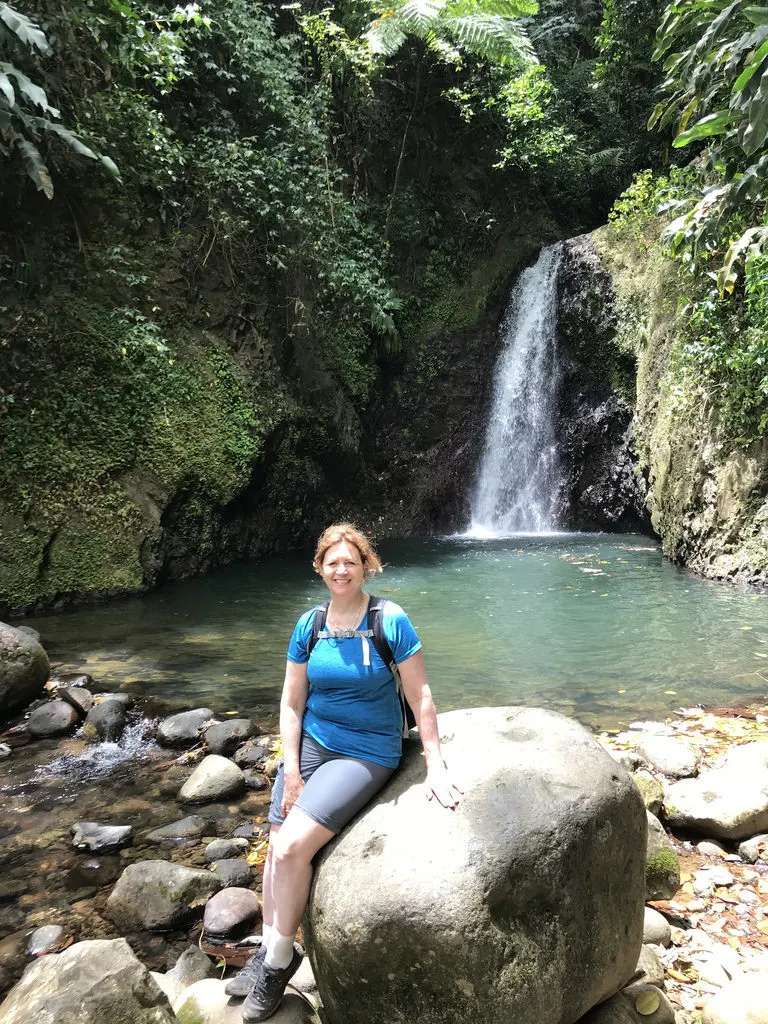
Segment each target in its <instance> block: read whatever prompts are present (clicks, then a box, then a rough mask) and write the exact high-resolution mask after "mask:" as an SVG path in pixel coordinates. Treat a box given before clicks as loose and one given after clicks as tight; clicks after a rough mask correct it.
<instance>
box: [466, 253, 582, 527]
mask: <svg viewBox="0 0 768 1024" xmlns="http://www.w3.org/2000/svg"><path fill="white" fill-rule="evenodd" d="M561 252H562V250H561V246H560V245H559V244H558V245H553V246H550V247H549V248H547V249H543V250H542V252H541V255H540V256H539V258H538V260H537V261H536V263H535V265H534V266H532V267H529V268H528V269H527V270H524V271H523V273H522V274H521V275H520V280H519V281H518V284H517V287H516V289H515V293H514V295H513V297H512V300H511V302H510V305H509V308H508V310H507V314H506V316H505V318H504V321H503V327H502V329H503V331H504V349H503V351H502V353H501V357H500V359H499V363H498V367H497V369H496V381H495V384H494V395H493V405H492V407H491V418H490V421H489V423H488V429H487V431H486V437H485V450H484V453H483V458H482V462H481V464H480V472H479V474H478V483H477V490H476V493H475V498H474V501H473V503H472V526H471V527H470V530H469V531H468V532H469V534H471V535H473V536H489V535H490V536H500V535H505V534H511V533H545V532H551V531H552V530H554V529H555V524H554V515H553V505H554V501H555V498H556V496H557V491H558V484H559V482H560V465H559V458H558V451H557V438H556V436H555V423H554V419H555V402H556V398H557V390H558V386H559V383H560V373H559V368H558V365H557V353H556V350H555V343H556V339H555V328H556V325H557V272H558V269H559V267H560V259H561Z"/></svg>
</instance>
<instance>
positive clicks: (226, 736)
mask: <svg viewBox="0 0 768 1024" xmlns="http://www.w3.org/2000/svg"><path fill="white" fill-rule="evenodd" d="M255 731H256V726H255V725H254V724H253V722H252V721H251V719H250V718H232V719H230V720H229V721H226V722H217V723H216V725H211V726H210V727H209V728H208V729H206V730H205V732H204V733H203V739H204V740H205V742H206V744H207V746H208V750H209V751H210V752H211V753H212V754H222V755H223V756H224V757H228V756H229V755H230V754H234V752H235V751H236V750H237V749H238V748H239V747H241V746H242V744H243V741H244V740H247V739H250V737H251V736H253V734H254V732H255Z"/></svg>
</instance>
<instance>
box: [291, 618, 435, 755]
mask: <svg viewBox="0 0 768 1024" xmlns="http://www.w3.org/2000/svg"><path fill="white" fill-rule="evenodd" d="M314 614H315V609H314V608H312V609H310V611H308V612H305V613H304V615H302V616H301V618H300V619H299V621H298V622H297V623H296V628H295V629H294V631H293V635H292V637H291V642H290V643H289V645H288V660H289V661H294V662H297V663H298V664H300V665H301V664H304V663H305V662H306V663H307V676H308V678H309V693H308V694H307V704H306V708H305V711H304V720H303V723H302V728H303V729H304V731H305V732H306V733H308V734H309V735H310V736H311V737H312V739H313V740H316V741H317V742H318V743H320V744H321V745H322V746H324V747H326V749H328V750H333V751H335V752H336V753H339V754H348V755H349V756H351V757H359V758H362V759H363V760H365V761H374V762H375V763H376V764H382V765H385V766H386V767H388V768H396V767H397V765H398V763H399V761H400V755H401V753H402V736H401V733H402V727H403V714H402V710H401V708H400V701H399V699H398V696H397V687H396V685H395V680H394V677H393V676H392V673H391V672H390V671H389V669H388V668H387V666H386V665H385V664H384V662H383V661H382V659H381V658H380V657H379V655H378V653H377V651H376V649H375V647H374V646H373V644H372V643H371V642H370V640H369V639H368V640H366V639H363V638H362V637H359V636H353V637H348V638H345V639H343V640H337V639H335V638H329V639H318V641H317V643H316V644H315V646H314V647H313V649H312V654H311V655H309V656H307V643H308V641H309V639H310V637H311V636H312V619H313V616H314ZM367 614H368V613H367V610H366V612H365V614H364V615H363V618H362V621H361V622H360V624H359V625H358V626H357V628H358V629H366V628H367V622H366V620H367ZM381 616H382V622H381V624H382V627H383V630H384V636H385V637H386V638H387V642H388V643H389V646H390V648H391V649H392V654H393V655H394V658H395V661H396V662H397V663H398V664H399V663H400V662H401V661H406V660H407V659H408V658H410V657H411V656H412V655H414V654H415V653H416V652H417V651H420V650H421V641H420V640H419V638H418V636H417V635H416V630H415V629H414V628H413V626H412V625H411V621H410V619H409V618H408V616H407V615H406V614H405V612H404V611H403V609H402V608H401V607H400V605H397V604H395V603H394V602H393V601H387V602H386V604H385V605H384V609H383V611H382V612H381ZM365 644H367V645H368V661H369V664H368V665H366V664H365V656H364V645H365Z"/></svg>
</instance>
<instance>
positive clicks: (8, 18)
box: [0, 3, 51, 56]
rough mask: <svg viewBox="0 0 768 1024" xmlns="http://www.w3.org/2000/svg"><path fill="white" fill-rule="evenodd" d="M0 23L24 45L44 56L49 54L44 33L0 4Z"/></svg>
mask: <svg viewBox="0 0 768 1024" xmlns="http://www.w3.org/2000/svg"><path fill="white" fill-rule="evenodd" d="M0 21H1V22H2V23H3V24H4V25H5V26H6V28H8V29H9V30H10V31H11V32H13V34H14V35H15V36H16V37H17V38H18V39H19V40H20V41H21V42H22V43H24V44H25V45H27V46H29V47H31V48H33V49H37V50H39V51H40V52H41V53H42V54H45V55H46V56H47V55H48V54H49V53H50V52H51V48H50V46H49V45H48V40H47V39H46V37H45V32H43V31H42V29H39V28H38V27H37V25H35V23H34V22H33V21H30V20H29V18H27V17H25V16H24V15H23V14H20V13H19V12H18V11H17V10H14V8H13V7H9V6H8V4H5V3H0Z"/></svg>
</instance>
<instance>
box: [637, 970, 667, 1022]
mask: <svg viewBox="0 0 768 1024" xmlns="http://www.w3.org/2000/svg"><path fill="white" fill-rule="evenodd" d="M670 973H671V972H670ZM660 1004H661V998H660V997H659V993H658V992H657V991H656V990H655V989H650V988H648V989H646V990H645V991H644V992H641V993H640V995H639V996H638V997H637V999H636V1000H635V1009H636V1010H637V1012H638V1013H641V1014H642V1015H643V1017H648V1016H650V1014H652V1013H656V1011H657V1010H658V1008H659V1006H660Z"/></svg>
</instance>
